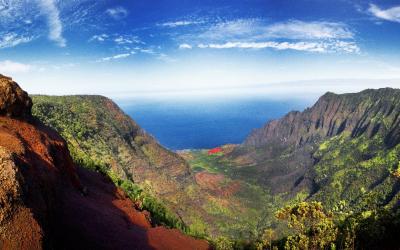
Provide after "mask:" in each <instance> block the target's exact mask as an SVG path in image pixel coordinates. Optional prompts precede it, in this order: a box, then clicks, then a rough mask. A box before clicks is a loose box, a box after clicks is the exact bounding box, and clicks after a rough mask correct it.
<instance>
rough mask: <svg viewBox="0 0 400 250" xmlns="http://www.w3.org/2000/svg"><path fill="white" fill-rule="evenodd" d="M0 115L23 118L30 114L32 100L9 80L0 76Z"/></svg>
mask: <svg viewBox="0 0 400 250" xmlns="http://www.w3.org/2000/svg"><path fill="white" fill-rule="evenodd" d="M0 89H1V92H0V115H6V116H10V117H25V116H29V115H30V114H31V108H32V100H31V98H29V96H28V94H27V93H26V92H25V91H23V90H22V89H21V88H20V87H19V86H18V84H17V83H16V82H14V81H13V80H12V79H11V78H9V77H6V76H3V75H0Z"/></svg>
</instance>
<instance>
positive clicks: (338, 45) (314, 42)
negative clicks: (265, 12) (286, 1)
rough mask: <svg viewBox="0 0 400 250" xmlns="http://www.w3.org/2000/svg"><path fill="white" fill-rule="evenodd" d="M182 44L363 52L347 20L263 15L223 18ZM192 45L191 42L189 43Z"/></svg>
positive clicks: (209, 46)
mask: <svg viewBox="0 0 400 250" xmlns="http://www.w3.org/2000/svg"><path fill="white" fill-rule="evenodd" d="M179 41H180V42H181V44H180V45H179V48H181V49H184V48H189V47H187V46H186V45H189V43H187V42H186V41H189V42H190V44H193V43H197V44H198V47H199V48H213V49H230V48H239V49H265V48H273V49H276V50H287V49H291V50H297V51H309V52H319V53H331V52H343V53H359V52H360V48H359V47H358V45H357V44H356V42H355V38H354V33H353V32H352V31H351V29H350V28H349V27H348V26H347V25H345V24H343V23H335V22H321V21H313V22H304V21H300V20H291V21H287V22H279V23H273V24H268V23H267V22H266V21H265V20H263V19H237V20H233V21H227V22H219V23H216V24H214V25H211V26H210V27H206V28H205V29H204V28H203V29H200V30H198V32H197V33H195V32H193V33H190V34H186V35H183V36H181V37H180V38H179ZM189 46H190V45H189Z"/></svg>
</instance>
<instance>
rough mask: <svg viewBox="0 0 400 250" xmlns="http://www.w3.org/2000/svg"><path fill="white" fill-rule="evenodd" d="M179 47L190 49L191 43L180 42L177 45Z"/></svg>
mask: <svg viewBox="0 0 400 250" xmlns="http://www.w3.org/2000/svg"><path fill="white" fill-rule="evenodd" d="M179 48H180V49H191V48H192V45H190V44H187V43H182V44H180V45H179Z"/></svg>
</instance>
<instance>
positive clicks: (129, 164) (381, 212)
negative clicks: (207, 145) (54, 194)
mask: <svg viewBox="0 0 400 250" xmlns="http://www.w3.org/2000/svg"><path fill="white" fill-rule="evenodd" d="M3 79H4V86H5V88H7V86H8V84H15V82H12V80H11V79H10V78H5V77H4V78H3ZM18 91H19V90H18ZM21 93H23V92H21ZM7 98H8V97H7ZM24 98H27V97H24ZM26 100H27V101H22V102H23V103H25V104H24V105H27V108H26V111H24V109H23V108H19V107H18V108H10V110H9V111H7V110H6V111H5V112H11V113H10V116H14V113H13V112H20V110H22V111H21V112H22V113H16V114H17V115H19V116H20V117H21V118H19V119H22V123H21V125H18V126H17V127H18V128H17V127H15V128H13V126H14V125H12V124H13V123H14V121H13V120H10V121H9V120H7V119H8V118H4V119H3V120H4V121H3V122H2V128H3V130H4V129H5V131H9V130H10V129H11V131H13V130H14V129H16V131H19V130H21V129H22V130H21V131H22V132H6V133H5V134H4V133H3V134H2V136H3V137H4V136H5V137H4V138H6V137H7V136H8V137H7V138H9V137H10V136H11V137H12V136H13V133H16V134H21V133H22V139H23V140H22V141H21V139H15V141H16V144H15V145H16V146H13V145H14V144H10V143H6V144H4V143H5V142H6V140H2V143H3V144H4V145H3V147H4V146H6V147H7V148H9V149H10V150H13V151H15V152H16V153H17V154H21V157H22V159H23V161H26V162H27V163H28V164H30V162H29V161H31V160H32V159H34V158H32V157H33V156H32V157H31V158H24V157H26V156H24V154H25V153H23V150H22V149H21V150H22V151H21V150H20V149H18V148H21V147H20V146H18V145H19V144H21V143H22V144H24V141H25V140H27V138H28V137H27V136H26V135H24V134H23V133H25V132H23V131H26V130H33V131H34V130H35V127H32V126H37V127H38V129H41V130H43V131H47V128H46V126H49V127H51V128H52V129H54V130H55V131H57V132H58V133H59V134H60V135H61V136H62V137H63V138H64V139H65V140H66V145H67V146H68V150H66V148H64V149H62V151H61V152H64V153H65V154H67V155H66V156H63V157H67V158H66V159H69V160H67V163H68V162H69V163H68V166H67V171H68V174H69V175H71V176H70V178H72V179H71V180H72V186H71V184H68V185H66V186H65V187H60V190H63V191H62V192H61V193H60V195H61V196H59V197H62V198H61V199H62V200H63V202H64V203H63V204H64V205H62V206H61V207H56V208H55V211H54V216H59V215H60V216H62V217H63V218H66V220H64V219H63V220H61V221H60V222H59V223H61V225H62V227H63V228H64V229H63V230H65V231H62V230H61V231H56V235H54V236H51V237H52V239H56V238H57V237H61V235H62V234H63V233H64V232H69V231H68V230H72V231H78V232H81V233H80V234H81V235H82V237H84V238H85V241H86V240H87V239H91V240H93V242H92V243H91V241H86V243H87V244H88V245H87V246H94V245H96V244H98V243H99V242H100V241H102V238H101V237H100V236H99V237H97V236H95V235H94V234H93V232H94V231H93V230H94V228H97V229H96V230H100V231H103V232H104V234H105V235H109V236H107V237H110V238H114V237H115V236H113V235H114V234H115V233H117V232H125V231H124V230H126V229H124V227H121V224H120V223H119V222H118V219H117V218H113V217H112V216H111V217H109V218H108V219H105V218H104V219H99V220H95V221H90V220H88V221H87V222H86V223H87V225H89V226H88V228H87V229H84V228H81V227H79V225H78V224H79V223H77V222H76V218H75V217H74V212H72V211H76V213H80V214H81V216H83V217H84V218H82V220H84V219H87V218H89V217H90V216H89V215H90V214H92V215H94V214H97V216H99V218H101V217H102V216H107V215H106V214H104V213H103V212H101V211H103V210H104V211H110V212H111V213H113V214H115V213H117V212H116V211H114V210H113V209H115V208H114V207H113V206H111V205H110V204H108V203H107V202H106V203H102V205H101V206H100V204H98V202H100V201H103V202H105V201H110V200H111V201H112V204H114V205H115V206H116V208H117V209H120V210H121V211H123V213H126V214H127V216H128V217H129V218H130V220H132V222H131V223H133V224H132V226H133V227H137V226H139V227H142V229H140V230H142V231H140V230H139V229H137V230H138V231H136V232H137V233H136V234H135V235H136V236H135V237H138V235H139V234H140V232H142V233H145V234H146V235H147V237H150V238H149V239H157V238H163V239H164V240H165V241H166V242H167V241H170V242H171V244H173V245H174V246H178V245H176V244H177V243H176V242H174V241H172V239H171V240H170V239H169V237H175V236H173V235H176V237H182V241H181V243H182V244H188V245H191V244H193V246H197V247H199V249H204V248H208V246H207V244H210V245H211V247H213V248H216V249H254V248H261V249H262V248H268V247H272V245H274V246H275V247H279V248H286V245H288V244H289V246H293V247H299V244H303V243H301V242H300V239H301V237H306V238H307V237H309V236H307V235H308V233H309V231H307V230H323V231H321V232H324V233H321V234H317V235H316V236H315V237H317V238H315V239H314V238H307V239H308V241H307V243H306V244H308V245H307V246H313V244H317V243H316V242H321V241H322V242H324V243H318V244H325V245H323V246H326V244H335V245H337V246H338V247H339V248H340V249H348V247H347V246H348V245H349V244H350V245H352V244H356V245H358V246H378V245H379V244H381V242H382V241H385V244H387V246H388V247H389V248H390V246H393V245H392V244H393V243H394V238H393V236H394V233H395V232H396V230H395V228H398V226H399V225H400V223H399V220H398V218H399V217H398V216H397V213H398V209H397V208H398V207H399V205H400V203H399V202H400V185H399V183H400V179H399V176H400V174H399V172H400V143H399V142H400V133H399V131H400V130H399V128H400V127H399V126H400V125H399V124H400V116H399V114H400V103H399V100H400V90H397V89H389V88H386V89H378V90H365V91H362V92H360V93H355V94H342V95H337V94H333V93H327V94H325V95H323V96H322V97H321V98H320V99H319V100H318V101H317V102H316V103H315V104H314V105H313V106H312V107H310V108H307V109H305V110H304V111H303V112H298V111H293V112H289V113H288V114H286V115H285V116H283V117H282V118H280V119H276V120H272V121H269V122H267V123H266V124H265V125H264V126H263V127H261V128H259V129H255V130H253V132H252V133H251V134H250V135H249V136H248V137H247V139H246V140H244V142H243V143H241V144H227V145H221V146H220V147H217V148H213V149H197V150H180V151H177V152H172V151H170V150H168V149H166V148H164V147H163V146H161V145H160V144H159V143H158V141H157V140H156V139H155V138H154V137H153V136H152V135H150V134H149V133H147V132H146V131H144V130H143V129H142V128H141V127H140V126H139V125H138V124H137V123H136V122H135V121H134V120H132V119H131V118H130V117H129V116H128V115H126V114H125V113H124V112H123V111H122V110H121V109H120V108H119V107H118V106H117V105H116V104H115V103H114V102H113V101H112V100H111V99H108V98H106V97H102V96H32V102H30V100H31V99H26ZM5 105H7V104H5ZM30 105H32V115H33V116H32V118H30V117H31V114H30V107H31V106H30ZM7 115H8V113H6V116H7ZM24 117H27V118H24ZM23 119H28V120H27V125H25V124H24V123H23ZM32 119H34V120H32ZM41 122H43V123H44V125H40V124H41ZM16 123H18V122H17V121H16ZM29 124H31V125H29ZM35 124H37V125H35ZM25 126H28V127H27V128H25ZM29 126H31V127H29ZM7 133H8V134H9V135H7ZM41 133H42V134H43V133H44V134H43V135H45V134H46V133H50V134H52V133H56V132H41ZM43 135H42V136H43ZM52 136H55V137H54V138H59V137H57V136H58V135H56V134H55V135H52ZM11 137H10V138H11ZM35 138H36V137H35ZM35 138H31V139H29V140H31V141H30V142H29V143H36V142H35V140H41V142H38V143H39V145H41V144H40V143H44V144H45V145H47V144H48V143H47V142H46V139H35ZM43 138H45V137H43ZM7 140H8V139H7ZM13 140H14V139H13ZM32 140H34V141H33V142H32ZM53 140H54V139H53ZM55 140H60V143H61V144H60V145H62V141H61V140H62V139H60V138H59V139H55ZM27 143H28V142H27ZM30 147H31V146H29V145H28V148H30ZM35 147H36V146H35ZM62 147H64V146H62ZM22 148H23V147H22ZM24 150H26V149H24ZM29 150H32V149H29ZM33 150H34V153H36V152H37V150H39V149H37V148H33ZM35 150H36V151H35ZM46 150H50V151H48V152H47V151H44V153H42V152H41V153H40V154H44V155H48V154H50V155H52V154H53V153H51V152H53V151H54V150H55V149H49V148H48V149H46ZM59 150H61V148H60V149H59ZM59 150H56V151H57V152H59ZM19 151H21V152H19ZM46 152H47V153H46ZM67 152H68V153H67ZM69 152H70V153H71V156H69ZM4 157H5V156H4ZM46 157H47V156H46ZM57 157H58V156H57ZM60 157H61V156H60ZM68 157H71V158H68ZM49 159H50V160H48V161H50V162H52V163H51V164H55V165H54V166H56V167H57V166H58V165H57V164H58V163H57V162H60V159H58V160H57V159H55V158H49ZM64 161H65V160H64ZM75 164H76V167H75ZM60 166H61V165H60ZM26 174H28V173H25V175H26ZM26 178H28V179H29V178H31V177H30V176H29V175H27V176H26ZM35 178H36V177H35ZM51 178H58V177H51ZM63 178H64V177H63ZM65 181H67V180H64V182H65ZM42 182H43V183H46V180H45V179H44V180H42ZM67 182H68V181H67ZM21 185H23V184H21ZM74 185H75V188H78V190H74ZM38 190H41V191H39V194H41V195H43V192H45V190H43V189H40V188H39V189H38ZM79 190H80V191H79ZM7 192H8V191H7ZM79 192H82V195H83V197H86V196H87V197H88V198H81V197H80V196H79ZM44 195H46V194H44ZM27 202H33V201H31V200H28V201H27ZM50 203H52V202H50ZM11 204H13V203H11ZM30 204H31V206H36V203H34V202H33V203H30ZM78 204H80V205H78ZM96 206H97V207H99V208H101V209H100V210H97V209H95V210H92V209H93V207H96ZM109 206H111V207H109ZM77 207H80V208H79V209H77ZM70 211H71V212H70ZM112 211H114V212H112ZM314 213H317V215H315V214H314ZM117 214H118V213H117ZM293 216H295V217H296V219H293V218H295V217H293ZM308 216H311V218H314V217H313V216H317V217H315V218H319V219H321V221H316V222H315V223H316V224H314V222H312V223H311V224H307V226H304V225H306V223H308V222H307V220H308V219H309V218H308ZM67 218H69V219H67ZM51 223H52V224H51V225H50V228H52V227H54V226H56V227H57V223H56V222H51ZM107 223H110V225H113V226H112V228H113V230H111V231H108V229H107V225H108V224H107ZM293 223H295V224H293ZM296 223H297V224H296ZM298 223H300V224H298ZM302 223H304V225H303V224H302ZM321 223H322V224H321ZM297 227H298V228H297ZM308 227H316V228H317V229H308ZM371 227H372V228H371ZM0 228H2V227H0ZM3 228H4V227H3ZM129 228H131V226H128V229H129ZM301 228H303V229H301ZM300 229H301V230H300ZM4 230H6V231H7V230H9V229H7V228H5V229H4ZM39 230H44V232H47V230H49V228H47V227H43V228H41V227H39ZM296 230H297V231H296ZM304 230H306V231H304ZM371 230H372V231H371ZM385 230H389V231H385ZM131 233H134V232H133V231H129V230H128V231H126V237H128V238H129V237H130V236H129V235H130V234H131ZM49 235H50V234H49ZM373 235H375V236H373ZM35 237H36V236H35ZM49 237H50V236H49ZM54 237H55V238H54ZM71 237H72V238H71V239H75V238H74V237H78V236H77V235H75V236H71ZM124 237H125V236H124ZM191 237H194V238H191ZM299 237H300V238H299ZM129 239H130V240H132V239H134V238H129ZM57 242H58V241H54V242H53V241H50V242H49V243H48V244H50V245H53V244H58V243H57ZM60 242H61V241H60ZM62 242H64V241H62ZM67 242H68V240H67ZM96 242H97V243H96ZM129 242H130V241H128V240H124V239H123V238H121V241H120V242H119V243H118V244H121V247H118V248H124V247H123V245H124V244H133V243H129ZM156 242H157V241H155V242H152V241H150V242H148V243H150V244H153V246H156V245H154V244H156ZM207 242H208V243H207ZM10 244H17V243H15V242H10ZM65 244H66V243H65ZM99 244H100V243H99ZM102 244H103V243H102ZM115 244H116V243H115ZM140 244H143V246H141V247H140V248H142V249H143V248H145V247H147V245H146V244H147V243H144V242H143V243H140ZM163 244H164V243H163ZM165 244H167V243H165ZM304 244H305V243H304ZM99 246H100V245H99ZM320 246H321V245H320ZM164 247H165V245H164V246H156V247H155V248H161V249H162V248H164ZM179 247H183V248H182V249H185V247H184V245H181V246H179ZM101 248H104V249H108V248H110V246H109V245H107V244H103V245H101ZM301 248H302V247H300V249H301Z"/></svg>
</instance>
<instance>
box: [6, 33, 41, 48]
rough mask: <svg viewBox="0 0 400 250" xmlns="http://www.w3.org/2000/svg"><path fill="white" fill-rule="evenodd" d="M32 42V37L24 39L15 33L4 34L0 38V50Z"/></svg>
mask: <svg viewBox="0 0 400 250" xmlns="http://www.w3.org/2000/svg"><path fill="white" fill-rule="evenodd" d="M32 40H33V37H25V36H20V35H17V34H16V33H13V32H12V33H6V34H2V35H1V36H0V49H3V48H11V47H14V46H17V45H19V44H22V43H28V42H30V41H32Z"/></svg>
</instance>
